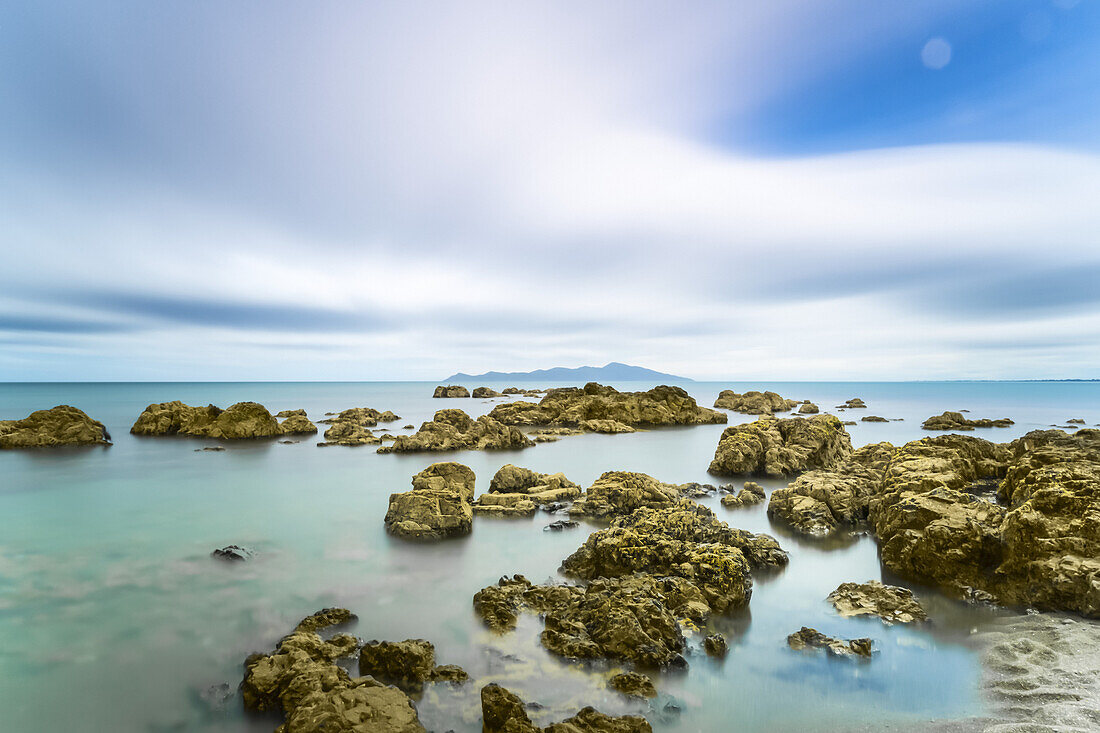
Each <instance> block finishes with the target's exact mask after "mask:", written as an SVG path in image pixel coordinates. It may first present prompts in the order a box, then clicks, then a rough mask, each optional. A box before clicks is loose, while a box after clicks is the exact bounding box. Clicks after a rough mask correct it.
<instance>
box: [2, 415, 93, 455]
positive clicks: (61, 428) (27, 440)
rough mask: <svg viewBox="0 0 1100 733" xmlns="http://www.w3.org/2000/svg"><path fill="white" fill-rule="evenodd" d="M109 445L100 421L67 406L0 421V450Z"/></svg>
mask: <svg viewBox="0 0 1100 733" xmlns="http://www.w3.org/2000/svg"><path fill="white" fill-rule="evenodd" d="M110 444H111V436H110V434H109V433H108V432H107V428H105V427H104V426H103V423H101V422H99V421H98V420H93V419H92V418H90V417H88V415H86V414H85V413H84V411H83V410H80V409H78V408H76V407H72V406H71V405H57V406H56V407H51V408H50V409H48V410H36V411H34V412H32V413H31V414H30V415H28V416H27V417H25V418H23V419H21V420H0V449H11V448H54V447H60V446H66V445H110Z"/></svg>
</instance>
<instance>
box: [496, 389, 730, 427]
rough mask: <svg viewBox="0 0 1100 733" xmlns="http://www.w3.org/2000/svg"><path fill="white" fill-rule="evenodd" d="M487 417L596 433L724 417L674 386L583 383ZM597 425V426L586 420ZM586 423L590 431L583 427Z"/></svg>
mask: <svg viewBox="0 0 1100 733" xmlns="http://www.w3.org/2000/svg"><path fill="white" fill-rule="evenodd" d="M489 416H490V417H492V418H494V419H496V420H499V421H500V422H502V423H504V424H505V425H541V426H559V427H577V428H580V429H582V430H591V429H593V428H595V427H599V428H602V429H603V430H601V431H606V429H612V430H614V431H618V430H621V429H620V428H618V427H616V426H615V425H614V424H613V423H619V424H621V425H623V426H627V427H639V426H648V425H700V424H714V423H724V422H726V416H725V414H723V413H721V412H717V411H715V410H710V409H707V408H705V407H700V406H699V405H698V404H696V402H695V400H694V398H692V397H691V395H689V394H688V393H687V392H685V391H684V390H683V389H681V388H680V387H669V386H661V387H654V388H653V389H651V390H649V391H647V392H619V391H618V390H616V389H615V388H614V387H605V386H603V385H601V384H596V383H595V382H589V383H588V384H586V385H585V386H584V387H583V388H577V387H564V388H561V389H552V390H550V391H549V392H548V393H547V395H546V396H545V397H543V398H542V400H540V401H539V403H538V404H535V403H532V402H522V401H521V402H511V403H506V404H502V405H497V406H496V407H494V408H493V410H492V412H490V413H489ZM591 421H598V422H591ZM586 423H587V424H588V425H589V426H592V427H586Z"/></svg>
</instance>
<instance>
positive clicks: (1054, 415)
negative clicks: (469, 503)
mask: <svg viewBox="0 0 1100 733" xmlns="http://www.w3.org/2000/svg"><path fill="white" fill-rule="evenodd" d="M433 386H434V385H433V384H430V383H425V382H360V383H327V382H326V383H133V384H124V383H89V384H46V383H32V384H0V419H11V418H19V417H24V416H26V415H27V414H28V413H29V412H31V411H33V410H35V409H42V408H48V407H52V406H53V405H57V404H70V405H75V406H77V407H79V408H81V409H82V410H84V411H85V412H87V413H88V414H89V415H91V416H92V417H94V418H95V419H97V420H100V421H102V422H103V423H104V424H106V426H107V428H108V429H109V431H110V433H111V435H112V437H113V440H114V445H112V446H110V447H95V448H81V449H58V450H35V451H3V452H0V710H3V723H2V724H0V728H2V729H3V730H6V731H59V730H76V731H148V732H160V731H203V732H214V731H270V730H273V729H274V728H275V727H276V726H277V725H278V722H279V719H278V718H272V717H256V716H253V715H248V714H246V713H245V712H244V711H243V710H242V707H241V703H240V699H239V696H236V697H235V696H233V693H234V692H235V690H236V686H237V684H238V683H239V681H240V679H241V676H242V662H243V661H244V659H245V657H246V656H247V655H248V654H249V653H250V652H253V651H267V650H270V649H271V648H273V646H274V645H275V643H276V642H277V641H278V640H279V638H280V637H281V636H282V635H284V634H286V633H287V632H289V631H290V630H291V629H292V628H293V626H294V625H295V624H296V623H297V621H298V620H299V619H301V618H302V617H304V616H307V615H309V614H310V613H313V612H314V611H317V610H319V609H321V608H324V607H329V606H343V607H347V608H349V609H351V610H352V611H353V612H355V613H356V614H358V616H359V620H358V622H357V624H356V625H355V626H354V627H352V628H351V629H350V632H351V633H354V634H356V635H358V636H360V637H362V638H364V639H389V640H400V639H406V638H425V639H428V640H430V641H432V642H433V643H434V644H435V646H436V656H437V662H438V663H441V664H459V665H461V666H463V667H464V668H465V669H466V670H467V671H468V672H469V673H470V675H471V682H470V683H468V684H467V685H464V686H462V687H458V688H451V687H448V686H443V685H439V686H429V689H428V690H427V691H426V692H425V693H424V695H423V696H422V697H421V698H420V699H419V700H417V707H418V710H419V712H420V717H421V720H422V722H423V723H424V724H425V726H426V727H427V728H428V729H429V730H436V731H445V730H454V731H459V732H463V733H465V732H470V733H472V732H473V731H479V730H480V722H479V711H480V708H479V697H478V691H479V690H480V688H481V686H482V685H483V684H486V683H488V682H499V683H500V684H502V685H504V686H505V687H508V688H509V689H511V690H513V691H514V692H516V693H518V694H519V695H520V696H521V697H523V698H525V699H527V700H531V701H537V702H539V703H541V704H542V705H543V706H544V707H543V708H542V709H541V710H539V711H537V712H536V713H533V716H534V717H535V718H536V722H539V723H542V724H545V723H547V722H550V721H552V720H560V719H562V718H564V717H567V716H569V715H572V714H573V713H574V712H575V711H576V710H577V709H578V708H580V707H582V706H583V705H594V706H595V707H597V708H598V709H600V710H601V711H603V712H606V713H610V714H619V713H624V712H635V713H640V714H644V715H646V716H647V717H648V718H649V720H650V722H651V723H652V724H653V726H654V729H655V730H661V731H673V730H675V731H720V730H734V729H735V730H738V731H743V732H746V733H751V732H757V731H760V732H762V731H768V732H769V733H785V732H791V733H794V732H797V733H813V732H816V731H845V730H856V729H861V728H875V729H883V728H891V729H894V730H909V729H911V728H913V727H915V726H919V725H923V724H925V723H926V722H927V721H968V720H975V719H980V718H981V717H982V716H984V715H986V714H987V712H988V711H987V702H986V701H985V699H984V698H983V695H982V686H981V680H982V666H981V653H980V645H979V644H978V643H977V642H976V641H975V637H980V636H981V632H982V631H983V630H985V629H987V628H989V627H990V625H992V624H997V623H1000V622H1002V621H1003V620H1004V619H1005V618H1006V617H1008V616H1012V615H1014V614H1018V612H1017V611H1011V610H995V609H990V608H985V607H976V606H970V605H967V604H964V603H960V602H956V601H952V600H949V599H947V598H945V597H943V596H942V595H940V594H939V593H937V592H935V591H933V590H931V589H927V588H921V587H919V586H913V585H911V584H906V585H909V587H912V588H914V590H915V591H916V592H917V594H918V595H919V596H920V598H921V600H922V602H923V603H924V604H925V606H926V607H927V608H928V609H929V611H930V615H931V616H932V617H933V619H934V621H933V623H931V624H928V625H926V626H921V627H918V628H907V627H905V626H890V627H888V626H885V625H883V624H882V623H881V622H879V621H878V620H874V619H851V618H847V619H846V618H840V617H839V616H838V615H837V614H836V613H835V612H834V611H833V609H832V607H831V606H830V605H829V604H828V603H826V602H825V597H826V595H828V593H829V592H830V591H831V590H833V589H834V588H835V587H836V586H837V585H839V584H840V583H842V582H845V581H866V580H869V579H882V580H884V581H887V582H900V581H898V579H897V578H892V577H890V576H888V575H885V574H884V572H883V570H882V568H881V566H880V564H879V561H878V558H877V553H876V547H875V543H874V541H873V540H872V539H871V538H870V537H867V536H852V537H845V538H838V539H833V540H829V541H827V542H820V541H809V540H806V539H803V538H799V537H795V536H792V535H791V534H790V533H789V532H787V531H785V530H784V528H783V527H781V526H773V525H772V524H771V523H770V522H769V520H768V517H767V515H766V504H759V505H757V506H755V507H750V508H745V509H737V510H729V509H725V508H723V507H721V506H720V504H719V503H718V496H714V497H712V498H708V499H703V500H702V503H704V504H706V505H708V506H710V507H712V508H713V509H714V510H715V512H717V513H718V515H719V516H720V517H721V518H722V519H724V520H725V521H727V522H729V523H730V524H731V525H732V526H736V527H741V528H743V529H747V530H751V531H753V532H769V533H771V534H773V535H774V536H776V537H777V538H778V539H779V541H780V542H781V544H782V545H783V547H784V548H785V549H787V550H788V551H789V553H790V558H791V561H790V565H789V567H787V568H786V569H785V570H784V571H782V572H780V573H777V574H773V575H761V574H757V575H756V577H755V589H754V592H753V596H752V600H751V602H750V604H749V606H748V607H747V608H746V609H744V610H742V611H739V612H736V613H733V614H731V615H729V616H726V617H721V618H717V619H715V620H714V622H713V623H712V628H713V629H716V630H719V631H722V632H724V633H725V634H726V636H727V637H728V639H729V642H730V653H729V655H728V657H726V659H724V660H722V661H715V660H713V659H711V658H709V657H707V656H706V655H704V654H703V653H702V652H701V650H699V649H698V646H699V643H700V641H701V638H700V637H699V636H698V635H696V636H695V637H694V638H693V639H692V640H691V645H692V649H693V650H694V653H692V654H691V655H690V656H689V658H688V659H689V667H688V669H687V670H686V671H677V672H668V673H662V674H659V675H656V677H655V682H656V684H657V688H658V690H659V691H660V695H659V697H658V698H656V699H655V700H653V701H648V702H640V701H630V700H627V699H625V698H622V697H621V696H620V695H619V694H618V693H615V692H613V691H611V690H609V689H607V687H606V678H607V677H608V676H609V674H610V673H611V672H612V671H614V670H616V669H617V667H616V666H615V665H579V664H571V663H567V662H564V661H562V660H560V659H559V658H557V657H553V656H551V655H550V654H549V653H548V652H546V651H545V650H543V649H542V647H541V646H539V644H538V632H539V630H540V629H541V625H540V623H539V622H538V620H537V619H536V618H534V617H530V616H529V617H526V618H525V619H524V620H523V622H522V623H521V624H520V627H519V628H518V629H517V630H516V631H515V632H511V633H509V634H505V635H494V634H491V633H490V632H488V631H487V630H486V629H484V628H483V627H482V625H481V623H480V621H479V619H477V618H476V617H475V615H474V613H473V610H472V606H471V598H472V596H473V594H474V593H475V592H476V591H478V590H480V589H481V588H482V587H484V586H486V585H490V584H492V583H494V582H496V580H497V579H498V578H499V577H501V576H502V575H511V574H513V573H522V574H524V575H526V576H527V577H528V578H529V579H531V580H532V581H536V582H538V581H542V580H544V579H547V578H555V577H559V576H558V575H557V568H558V565H559V563H560V562H561V560H562V559H564V558H565V557H566V556H568V555H569V554H570V553H572V552H573V550H574V549H576V548H577V547H578V546H579V545H580V544H582V543H583V541H584V538H585V536H586V535H587V534H588V533H589V532H591V531H594V530H595V529H597V527H596V526H595V525H587V524H582V526H581V527H580V528H577V529H574V530H567V531H563V532H547V531H544V527H545V526H546V525H547V524H548V523H549V522H550V521H551V520H552V519H555V518H557V517H552V516H550V515H547V514H545V513H541V512H540V513H539V514H537V515H536V516H534V517H533V518H525V519H489V518H484V517H475V520H474V531H473V533H472V534H471V535H470V536H469V537H467V538H463V539H456V540H449V541H446V542H442V543H438V544H412V543H408V542H404V541H401V540H397V539H394V538H391V537H389V536H388V535H387V534H386V533H385V531H384V528H383V522H382V518H383V516H384V515H385V513H386V507H387V500H388V497H389V495H390V494H391V493H393V492H398V491H406V490H408V489H409V488H410V479H411V477H412V475H413V474H415V473H416V472H418V471H419V470H421V469H422V468H424V467H425V466H427V465H429V464H431V463H434V462H436V461H440V460H455V461H459V462H462V463H465V464H466V465H468V466H470V467H471V468H472V469H473V470H474V472H475V473H476V475H477V490H478V493H480V492H481V491H483V490H485V489H486V488H487V487H488V484H489V480H490V479H491V477H492V475H493V473H494V472H495V471H496V470H497V469H498V468H500V466H502V465H504V464H506V463H514V464H516V465H520V466H524V467H527V468H531V469H534V470H537V471H542V472H557V471H562V472H564V473H565V475H566V476H568V477H569V478H570V479H572V480H573V481H575V482H577V483H579V484H580V485H581V486H587V485H589V484H590V483H592V481H594V480H595V479H596V478H597V477H598V476H599V475H600V474H601V473H603V472H604V471H608V470H632V471H643V472H646V473H649V474H651V475H653V476H655V477H656V478H658V479H660V480H662V481H667V482H672V483H684V482H688V481H698V482H703V483H713V484H723V483H728V482H729V480H728V479H717V478H716V477H713V476H709V475H708V474H707V472H706V469H707V465H708V463H709V462H710V459H711V457H712V456H713V453H714V448H715V446H716V444H717V442H718V436H719V434H720V433H721V431H722V429H723V428H724V427H725V426H721V425H714V426H695V427H685V428H665V429H656V430H650V431H643V432H638V433H635V434H627V435H584V436H579V437H570V438H564V439H562V440H560V441H559V442H556V443H547V444H540V445H537V446H536V447H533V448H528V449H526V450H522V451H511V452H479V451H467V452H458V453H445V454H415V455H378V454H376V453H375V448H376V446H362V447H355V448H347V447H339V446H332V447H325V448H318V447H316V443H317V442H318V440H319V438H318V437H317V436H295V438H294V439H298V438H299V437H300V438H301V439H300V442H298V443H295V444H290V445H284V444H281V443H279V442H277V441H274V440H272V441H266V440H264V441H247V442H240V443H231V444H225V445H226V448H227V450H225V451H223V452H206V451H201V450H196V449H201V448H202V447H204V446H207V445H213V444H214V443H213V442H212V441H205V440H201V439H190V438H138V437H135V436H132V435H130V434H129V432H128V431H129V427H130V425H131V424H132V423H133V422H134V420H135V419H136V418H137V416H138V415H139V414H140V413H141V411H142V410H143V409H144V408H145V406H146V405H147V404H149V403H153V402H163V401H168V400H175V399H178V400H182V401H184V402H187V403H189V404H207V403H213V404H216V405H220V406H222V407H227V406H229V405H230V404H232V403H235V402H240V401H246V400H247V401H256V402H260V403H263V404H264V405H265V406H267V407H268V409H270V410H271V411H272V412H273V413H274V412H276V411H279V410H283V409H295V408H305V409H306V410H307V412H308V414H309V416H310V417H311V418H312V419H313V420H314V421H315V422H316V421H317V420H318V419H321V418H323V416H324V413H327V412H336V411H339V410H342V409H346V408H349V407H361V406H368V407H374V408H377V409H379V410H393V411H394V412H396V413H397V414H399V415H401V417H402V419H401V420H400V421H398V422H396V423H392V424H390V426H388V427H389V428H391V431H392V432H403V433H408V432H411V431H409V430H401V429H400V426H402V425H406V424H413V425H419V424H420V423H421V422H422V421H424V420H427V419H430V417H431V415H432V413H433V412H434V411H435V410H437V409H441V408H443V407H460V408H462V409H464V410H466V411H467V412H470V413H471V414H473V415H479V414H483V413H485V412H488V411H489V410H490V409H491V408H492V407H493V406H494V404H496V402H486V401H482V400H473V399H451V400H440V399H432V397H431V394H432V389H433ZM467 386H468V387H471V388H472V387H474V386H478V385H475V384H469V385H467ZM494 386H495V387H497V388H498V389H499V388H501V387H502V386H507V385H494ZM538 386H540V387H547V386H558V385H546V384H542V385H538ZM615 386H616V387H618V388H619V389H646V388H648V387H651V386H653V385H652V384H642V383H620V384H616V385H615ZM682 386H684V387H685V388H686V389H687V390H688V391H689V392H690V393H691V394H692V395H693V396H694V397H695V398H696V399H697V400H698V401H699V403H700V404H701V405H705V406H710V405H711V404H712V403H713V401H714V399H715V397H716V396H717V394H718V392H719V391H720V390H722V389H734V390H736V391H744V390H747V389H761V390H763V389H772V390H774V391H777V392H779V393H780V394H782V395H784V396H785V397H792V398H797V399H810V400H812V401H814V402H815V403H817V404H818V405H820V406H821V408H822V412H830V411H833V410H832V409H831V408H832V407H833V406H834V405H838V404H840V403H841V402H843V401H844V400H846V399H848V398H851V397H860V398H862V399H863V400H864V401H866V403H867V405H868V409H867V410H850V411H847V412H845V413H837V414H840V415H842V416H844V419H854V420H857V421H858V420H859V418H860V417H862V416H863V415H868V414H873V415H880V416H883V417H886V418H891V419H896V418H901V420H899V421H892V422H887V423H861V422H857V424H856V425H854V426H851V427H849V432H850V433H851V435H852V442H853V444H854V445H856V446H859V445H863V444H866V443H869V442H879V441H883V440H888V441H891V442H894V443H896V444H897V443H904V442H906V441H909V440H913V439H917V438H920V437H922V436H923V435H926V434H927V433H925V432H924V431H922V430H921V427H920V424H921V422H922V421H923V420H924V419H925V418H927V417H929V416H931V415H936V414H939V413H941V412H943V411H944V410H960V409H967V410H970V411H971V412H970V415H969V416H970V417H991V418H999V417H1010V418H1012V419H1013V420H1015V421H1016V424H1015V425H1014V426H1012V427H1010V428H1003V429H998V428H995V429H988V430H977V431H975V433H974V434H975V435H978V436H981V437H986V438H988V439H990V440H995V441H998V442H1004V441H1008V440H1011V439H1013V438H1015V437H1018V436H1020V435H1023V434H1024V433H1026V432H1028V431H1030V430H1035V429H1040V428H1047V427H1049V426H1050V425H1052V424H1057V425H1064V424H1065V421H1066V420H1067V419H1069V418H1083V419H1084V420H1085V421H1086V423H1087V424H1089V425H1094V424H1096V423H1100V399H1097V398H1098V397H1100V384H1098V383H1094V382H903V383H879V382H875V383H866V382H860V383H814V382H799V383H763V382H754V383H736V382H728V383H686V384H683V385H682ZM498 402H499V400H498ZM752 419H753V418H752V417H750V416H743V415H736V414H731V415H730V423H731V424H733V423H736V422H742V421H749V420H752ZM319 427H321V428H322V429H323V427H324V426H319ZM760 483H762V484H763V485H764V486H765V488H766V489H767V490H768V491H769V493H770V491H771V490H773V489H775V488H779V487H781V486H783V485H785V483H786V482H784V481H767V480H764V481H760ZM227 544H238V545H244V546H247V547H250V548H252V549H254V550H256V553H257V554H256V556H255V557H254V558H253V559H252V560H250V561H248V562H245V563H232V564H231V563H223V562H219V561H216V560H214V559H212V558H211V557H210V552H211V550H213V549H214V548H217V547H222V546H224V545H227ZM802 626H813V627H815V628H817V629H819V630H821V631H823V632H825V633H827V634H830V635H835V636H841V637H844V638H854V637H862V636H869V637H872V638H873V639H874V640H875V644H876V648H877V649H878V650H879V651H878V653H877V654H876V655H875V657H874V659H873V660H872V661H870V662H866V663H853V662H851V661H847V660H837V659H831V658H828V657H826V656H825V655H823V654H818V655H813V654H804V653H798V652H793V651H791V650H790V649H788V648H787V646H786V643H785V640H786V636H787V634H789V633H791V632H794V631H797V630H798V629H799V628H800V627H802ZM219 685H223V687H221V688H219V687H218V686H219ZM227 691H228V692H227Z"/></svg>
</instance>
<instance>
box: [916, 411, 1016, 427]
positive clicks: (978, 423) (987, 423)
mask: <svg viewBox="0 0 1100 733" xmlns="http://www.w3.org/2000/svg"><path fill="white" fill-rule="evenodd" d="M1014 424H1015V423H1014V422H1013V421H1012V420H1010V419H1008V418H1007V417H1002V418H999V419H997V420H990V419H989V418H982V419H979V420H970V419H968V418H966V417H963V414H962V413H961V412H950V411H949V412H945V413H943V414H942V415H935V416H933V417H930V418H928V419H927V420H925V421H924V422H923V423H921V427H922V428H924V429H925V430H973V429H974V428H1007V427H1008V426H1010V425H1014Z"/></svg>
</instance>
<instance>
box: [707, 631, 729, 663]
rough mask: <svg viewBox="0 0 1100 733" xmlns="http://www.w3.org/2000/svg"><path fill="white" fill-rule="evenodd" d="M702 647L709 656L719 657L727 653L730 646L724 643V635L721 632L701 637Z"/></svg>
mask: <svg viewBox="0 0 1100 733" xmlns="http://www.w3.org/2000/svg"><path fill="white" fill-rule="evenodd" d="M703 649H704V650H705V651H706V653H707V654H709V655H710V656H712V657H717V658H719V659H720V658H722V657H724V656H726V654H728V653H729V650H730V647H729V644H728V643H726V637H724V636H722V635H721V634H711V635H710V636H708V637H706V638H705V639H703Z"/></svg>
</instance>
